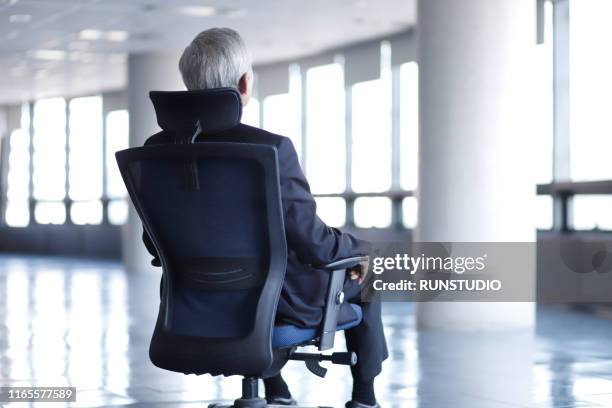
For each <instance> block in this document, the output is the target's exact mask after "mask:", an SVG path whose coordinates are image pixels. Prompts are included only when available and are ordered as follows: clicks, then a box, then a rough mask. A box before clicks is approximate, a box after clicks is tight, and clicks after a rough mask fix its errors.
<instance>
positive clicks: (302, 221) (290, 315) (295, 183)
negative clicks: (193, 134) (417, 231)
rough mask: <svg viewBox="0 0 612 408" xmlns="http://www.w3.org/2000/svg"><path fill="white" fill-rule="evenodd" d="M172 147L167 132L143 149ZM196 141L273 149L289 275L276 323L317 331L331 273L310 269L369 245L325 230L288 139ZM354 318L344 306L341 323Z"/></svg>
mask: <svg viewBox="0 0 612 408" xmlns="http://www.w3.org/2000/svg"><path fill="white" fill-rule="evenodd" d="M172 142H173V139H172V135H171V133H169V132H165V131H162V132H160V133H157V134H155V135H153V136H151V137H150V138H149V139H148V140H147V141H146V143H145V145H150V144H163V143H172ZM196 142H232V143H256V144H260V143H261V144H268V145H273V146H276V148H277V150H278V161H279V172H280V184H281V194H282V204H283V210H284V217H285V219H284V221H285V231H286V235H287V246H288V260H287V273H286V277H285V283H284V286H283V290H282V293H281V298H280V301H279V305H278V311H277V321H278V322H282V323H289V324H295V325H298V326H302V327H316V326H318V325H319V324H320V322H321V319H322V310H323V309H322V308H323V306H324V303H325V295H326V291H327V285H328V279H329V273H328V272H325V271H322V270H317V269H314V268H313V267H312V266H311V265H324V264H327V263H330V262H333V261H335V260H338V259H342V258H347V257H351V256H356V255H366V254H367V253H368V251H369V243H367V242H365V241H362V240H359V239H357V238H355V237H354V236H352V235H350V234H347V233H343V232H341V231H340V230H338V229H336V228H331V227H328V226H327V225H325V223H323V221H321V219H320V218H319V217H318V216H317V214H316V203H315V200H314V199H313V197H312V194H311V193H310V187H309V185H308V181H306V178H305V177H304V174H303V173H302V169H301V167H300V164H299V162H298V156H297V154H296V151H295V148H294V147H293V143H292V142H291V140H290V139H289V138H287V137H284V136H279V135H276V134H273V133H270V132H267V131H265V130H262V129H258V128H254V127H251V126H247V125H244V124H238V125H236V126H233V127H231V128H229V129H226V130H223V131H221V132H219V133H215V134H209V135H201V136H199V137H198V138H197V139H196ZM323 165H324V164H323ZM143 240H144V243H145V245H146V247H147V249H148V251H149V252H150V253H151V254H152V255H153V256H154V257H155V259H154V260H153V264H154V265H156V264H157V265H159V260H157V253H156V251H155V247H154V246H153V243H152V242H151V239H150V238H149V237H148V236H147V234H146V232H145V233H144V234H143ZM353 318H354V312H353V311H352V309H351V308H350V307H348V304H345V307H343V308H342V309H341V312H340V315H339V321H340V322H344V321H348V320H351V319H353Z"/></svg>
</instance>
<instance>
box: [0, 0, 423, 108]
mask: <svg viewBox="0 0 612 408" xmlns="http://www.w3.org/2000/svg"><path fill="white" fill-rule="evenodd" d="M194 7H195V8H194ZM202 7H213V8H214V9H215V11H216V14H215V15H211V16H205V14H206V11H207V10H208V9H206V8H202ZM414 8H415V2H414V0H302V1H300V0H259V1H248V0H211V1H200V0H129V1H128V0H17V1H16V2H15V0H0V69H1V70H2V73H3V75H0V91H1V92H0V103H7V102H11V101H15V100H19V99H20V98H23V97H24V95H28V96H27V97H28V98H31V97H35V96H37V95H39V94H41V93H42V92H43V91H45V86H46V84H47V85H48V88H49V89H53V91H54V92H60V93H61V92H65V93H69V92H78V93H79V90H80V87H84V84H83V81H81V79H79V80H78V81H77V80H75V76H74V73H75V72H76V73H79V72H81V71H83V70H86V69H90V68H91V67H90V66H89V65H91V63H92V61H97V63H98V64H101V65H102V69H100V70H99V75H101V76H104V78H94V77H93V76H95V75H96V73H95V72H98V71H95V72H93V73H90V74H88V77H89V81H90V82H91V83H96V84H98V86H100V87H106V86H113V87H117V86H123V84H124V82H121V81H125V75H124V73H123V71H125V66H123V68H122V69H118V66H119V65H121V64H119V65H117V64H116V63H115V65H113V66H112V68H111V69H108V70H106V69H104V66H105V64H109V62H108V61H107V60H108V58H110V57H112V58H114V59H115V61H117V60H118V57H117V55H118V54H126V53H130V52H145V51H168V50H178V49H181V48H183V47H184V46H185V45H186V44H187V43H188V42H189V41H190V40H191V39H192V38H193V36H194V35H195V34H197V33H198V32H200V31H202V30H204V29H207V28H210V27H215V26H229V27H232V28H235V29H237V30H238V31H239V32H240V33H241V34H242V35H243V37H244V38H245V40H246V42H247V44H248V45H249V47H250V48H251V51H252V54H253V57H254V60H255V63H269V62H273V61H279V60H285V59H289V58H297V57H300V56H304V55H309V54H313V53H317V52H320V51H323V50H325V49H329V48H334V47H337V46H340V45H345V44H350V43H354V42H359V41H362V40H365V39H368V38H373V37H379V36H382V35H386V34H390V33H394V32H398V31H401V30H405V29H407V28H408V27H410V26H412V25H413V24H414V20H415V9H414ZM185 11H190V12H194V11H195V12H196V13H195V14H198V15H187V14H185ZM88 29H91V30H103V31H125V32H126V33H127V34H128V36H127V40H126V41H109V40H95V41H92V40H87V41H84V40H82V39H80V38H79V37H80V35H79V33H80V32H81V31H82V30H88ZM49 51H51V52H49ZM58 57H61V58H60V60H57V59H58ZM123 60H125V58H123ZM123 64H124V63H123ZM67 67H69V68H70V70H66V72H63V70H64V69H67ZM41 72H42V73H41ZM4 73H7V74H4ZM62 75H63V76H64V77H63V78H61V77H62ZM111 75H114V76H115V77H112V78H111V77H110V76H111ZM56 77H59V78H56ZM32 78H35V79H36V80H32ZM79 78H80V77H79ZM62 87H64V88H65V89H64V91H62V89H63V88H62ZM87 88H88V89H89V88H91V86H87ZM101 89H104V88H101ZM44 93H45V94H46V93H48V92H44Z"/></svg>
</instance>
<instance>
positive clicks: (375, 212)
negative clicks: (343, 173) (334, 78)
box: [351, 47, 392, 228]
mask: <svg viewBox="0 0 612 408" xmlns="http://www.w3.org/2000/svg"><path fill="white" fill-rule="evenodd" d="M388 51H389V49H388V47H383V48H382V61H381V76H380V78H378V79H374V80H370V81H366V82H360V83H357V84H355V85H353V86H352V89H351V96H352V103H351V141H352V146H351V155H352V162H351V163H352V165H351V187H352V190H353V191H354V192H356V193H382V192H385V191H388V190H390V189H391V170H392V165H391V162H392V157H391V119H392V116H391V67H390V64H389V63H390V57H391V56H390V54H389V53H388ZM391 213H392V204H391V199H390V198H388V197H359V198H357V199H356V200H355V204H354V216H355V225H356V226H358V227H362V228H371V227H376V228H386V227H388V226H389V225H391Z"/></svg>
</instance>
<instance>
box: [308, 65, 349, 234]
mask: <svg viewBox="0 0 612 408" xmlns="http://www.w3.org/2000/svg"><path fill="white" fill-rule="evenodd" d="M306 81H307V82H306V112H307V115H306V166H305V167H306V173H307V176H308V181H309V182H310V186H311V189H312V192H313V193H342V192H344V190H345V188H346V143H345V141H346V135H345V117H344V115H345V110H344V109H345V96H344V71H343V69H342V65H340V64H329V65H323V66H319V67H314V68H311V69H309V70H308V71H307V72H306ZM317 206H318V209H317V214H318V215H319V216H320V217H321V219H323V221H325V222H327V223H328V224H330V225H334V226H341V225H343V224H344V223H345V217H346V203H345V201H344V199H341V198H340V199H339V198H336V197H320V198H317Z"/></svg>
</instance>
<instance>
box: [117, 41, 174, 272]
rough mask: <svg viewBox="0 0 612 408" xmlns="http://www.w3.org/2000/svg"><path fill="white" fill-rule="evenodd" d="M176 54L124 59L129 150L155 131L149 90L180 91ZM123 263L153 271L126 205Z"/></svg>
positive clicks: (132, 212) (139, 228)
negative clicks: (125, 63) (125, 66)
mask: <svg viewBox="0 0 612 408" xmlns="http://www.w3.org/2000/svg"><path fill="white" fill-rule="evenodd" d="M179 57H180V54H178V53H150V54H134V55H130V56H129V58H128V84H127V91H128V110H129V112H130V147H136V146H142V145H143V143H144V142H145V140H146V139H147V138H148V137H149V136H151V135H153V134H154V133H157V132H159V130H160V129H159V127H158V126H157V121H156V118H155V111H154V109H153V105H152V104H151V100H150V99H149V92H150V91H177V90H183V89H185V88H184V85H183V83H182V81H181V76H180V73H179V70H178V60H179ZM123 232H124V233H123V236H122V239H123V243H122V249H123V261H124V265H125V268H126V269H127V270H128V271H130V272H143V271H148V270H151V269H153V267H152V266H151V255H149V253H148V252H147V251H146V249H145V247H144V244H143V243H142V237H141V235H142V224H141V222H140V220H139V219H138V215H137V214H136V211H135V210H134V208H133V206H131V205H130V212H129V216H128V222H127V224H126V226H125V229H124V231H123Z"/></svg>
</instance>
